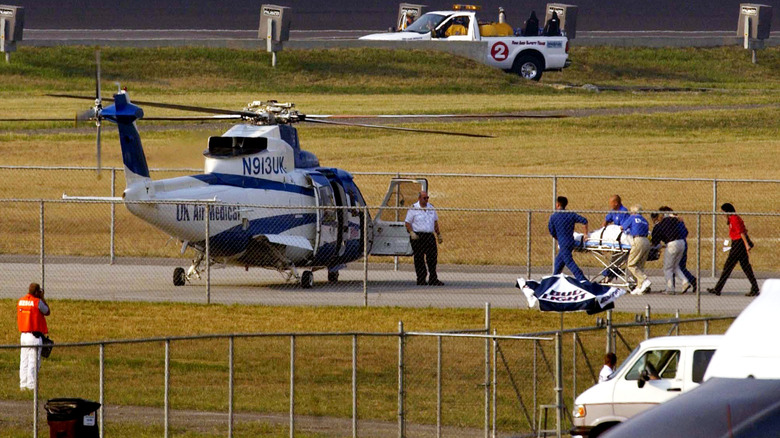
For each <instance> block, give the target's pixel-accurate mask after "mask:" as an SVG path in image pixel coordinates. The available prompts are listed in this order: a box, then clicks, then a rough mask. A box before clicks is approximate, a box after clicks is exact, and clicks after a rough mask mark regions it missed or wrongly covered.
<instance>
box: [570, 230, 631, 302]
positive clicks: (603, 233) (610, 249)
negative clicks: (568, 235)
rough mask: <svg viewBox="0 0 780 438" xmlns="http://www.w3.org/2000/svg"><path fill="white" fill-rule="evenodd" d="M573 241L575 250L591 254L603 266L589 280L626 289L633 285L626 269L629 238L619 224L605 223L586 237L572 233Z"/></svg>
mask: <svg viewBox="0 0 780 438" xmlns="http://www.w3.org/2000/svg"><path fill="white" fill-rule="evenodd" d="M574 241H575V243H576V246H575V250H577V251H580V252H586V253H589V254H591V255H592V256H593V257H594V258H595V259H596V260H597V261H598V262H599V263H600V264H601V266H603V267H604V269H603V270H602V271H600V272H599V273H598V274H597V275H595V276H593V277H591V278H590V279H589V280H590V281H591V282H593V283H597V282H598V283H602V284H606V285H609V286H614V287H620V288H628V289H632V288H633V287H634V286H635V280H634V279H633V277H631V276H630V275H628V273H627V271H626V265H627V262H628V253H629V251H631V238H630V237H629V236H628V235H626V234H624V233H623V230H621V229H620V227H619V226H617V225H607V226H606V227H604V228H599V229H598V230H595V231H593V232H591V233H588V235H587V237H586V236H584V235H583V234H581V233H574ZM604 274H607V275H604Z"/></svg>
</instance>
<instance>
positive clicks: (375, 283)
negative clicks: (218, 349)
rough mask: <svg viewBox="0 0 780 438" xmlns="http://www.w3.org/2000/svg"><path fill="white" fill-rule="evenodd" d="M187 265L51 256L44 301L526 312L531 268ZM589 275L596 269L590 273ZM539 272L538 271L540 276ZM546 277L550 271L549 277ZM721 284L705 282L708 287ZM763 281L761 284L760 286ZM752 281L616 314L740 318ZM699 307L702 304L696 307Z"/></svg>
mask: <svg viewBox="0 0 780 438" xmlns="http://www.w3.org/2000/svg"><path fill="white" fill-rule="evenodd" d="M184 262H185V261H184V260H169V259H118V260H117V262H116V263H115V264H113V265H109V264H108V263H107V259H94V258H79V257H66V258H59V259H55V258H50V259H47V263H46V265H45V270H44V276H45V282H44V286H45V289H46V291H47V298H49V299H51V300H58V299H84V300H107V301H148V302H168V301H170V302H183V303H206V302H207V300H208V301H209V302H211V303H220V304H259V305H268V306H363V305H365V304H367V305H368V306H371V307H379V306H400V307H438V308H482V307H483V306H484V305H485V303H490V304H491V306H492V307H494V308H510V309H511V308H515V309H526V308H527V303H526V300H525V297H524V296H523V295H522V293H521V292H520V290H519V289H517V288H516V287H515V286H514V285H515V282H516V279H517V278H518V277H525V276H526V267H525V266H523V267H517V268H514V267H502V266H478V267H477V266H456V265H444V266H441V267H440V269H439V278H440V279H441V280H442V281H443V282H444V283H445V285H444V286H417V285H416V283H415V275H414V272H412V267H411V266H410V265H408V264H400V265H399V269H398V270H397V271H395V270H393V265H392V264H374V263H372V264H370V265H369V272H368V281H367V283H366V290H365V291H364V283H363V277H364V274H363V270H362V264H361V263H356V264H352V265H350V266H348V267H347V268H345V269H343V270H342V271H341V272H340V274H341V275H340V279H339V281H338V282H337V283H328V282H327V281H326V274H325V272H324V271H318V272H315V275H314V278H315V284H314V287H313V288H312V289H302V288H301V287H300V286H299V285H298V284H297V283H295V282H285V280H284V278H283V277H282V276H281V275H280V274H279V273H277V272H275V271H269V270H264V269H259V268H252V269H250V270H248V271H245V270H244V269H242V268H237V267H225V268H222V269H219V268H212V270H211V281H210V290H209V289H208V288H207V282H206V281H205V273H204V274H203V278H202V279H200V280H197V279H196V280H193V281H192V282H191V283H188V284H186V285H185V286H181V287H176V286H173V282H172V277H173V268H174V267H175V266H177V265H182V266H184V267H185V268H186V264H185V263H184ZM584 270H585V273H586V275H595V274H597V268H585V269H584ZM589 271H592V272H589ZM0 272H3V273H4V274H3V279H2V282H1V284H2V287H1V288H0V297H3V298H18V297H19V296H21V294H22V292H23V291H25V290H26V289H27V286H28V284H29V283H30V282H31V281H39V279H40V278H41V267H40V264H39V263H38V261H37V258H35V257H11V256H4V257H2V259H0ZM649 273H650V274H651V277H650V279H651V281H652V282H653V288H654V289H655V290H662V289H663V285H664V280H663V277H662V276H661V275H660V272H653V271H650V272H649ZM542 274H543V273H542V272H541V271H539V272H536V271H534V273H533V275H532V278H534V279H539V278H540V277H541V276H542ZM545 274H546V272H545ZM716 280H717V279H714V278H707V277H706V276H705V278H703V280H702V281H701V284H702V285H703V288H704V289H703V290H706V288H707V287H712V286H713V285H714V283H715V281H716ZM759 283H761V282H759ZM748 290H749V284H748V282H747V280H745V279H744V278H731V279H730V280H729V281H728V283H727V284H726V289H725V290H724V293H723V295H721V296H719V297H716V296H713V295H709V294H707V293H706V292H703V293H702V294H701V296H700V297H698V296H697V295H696V294H692V293H691V292H688V293H687V294H685V295H675V296H669V295H664V294H661V293H657V292H653V293H650V294H646V295H643V296H632V295H626V296H623V297H621V298H619V299H618V301H617V304H616V310H618V311H623V312H634V313H644V310H645V307H646V306H647V305H650V307H651V310H652V312H653V314H658V313H674V312H676V311H678V310H679V311H680V312H681V313H683V314H689V315H690V314H696V313H697V309H698V308H700V309H701V313H702V314H719V315H736V314H738V313H739V312H740V311H741V310H742V309H743V308H744V307H745V306H747V305H748V304H749V303H750V302H751V300H752V298H749V297H745V296H744V293H745V292H747V291H748ZM699 306H700V307H699Z"/></svg>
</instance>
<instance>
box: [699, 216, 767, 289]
mask: <svg viewBox="0 0 780 438" xmlns="http://www.w3.org/2000/svg"><path fill="white" fill-rule="evenodd" d="M720 209H721V210H722V211H723V212H725V213H731V214H730V215H729V216H728V224H729V239H731V251H729V256H728V257H727V258H726V264H725V265H723V272H722V273H721V274H720V279H718V284H716V285H715V287H714V288H712V289H707V292H709V293H711V294H715V295H720V292H721V291H722V290H723V285H725V284H726V280H728V278H729V275H731V271H732V270H734V267H735V266H737V263H738V262H739V265H740V266H741V267H742V270H743V271H744V272H745V276H746V277H747V278H748V280H749V281H750V292H748V293H747V294H745V295H746V296H748V297H754V296H756V295H758V283H757V282H756V276H755V275H753V267H752V266H750V249H751V248H752V247H753V245H752V244H751V243H752V242H750V240H749V239H748V234H747V228H745V223H744V222H743V221H742V218H741V217H739V216H737V215H736V214H734V213H735V212H736V210H735V209H734V206H733V205H731V204H729V203H728V202H727V203H725V204H723V205H721V206H720Z"/></svg>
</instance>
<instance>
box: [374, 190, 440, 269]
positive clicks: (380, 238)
mask: <svg viewBox="0 0 780 438" xmlns="http://www.w3.org/2000/svg"><path fill="white" fill-rule="evenodd" d="M421 191H428V180H427V179H425V178H421V179H404V178H393V179H392V180H390V187H389V188H388V189H387V194H386V195H385V199H384V200H383V201H382V205H381V206H380V207H379V212H377V214H376V219H374V244H373V246H372V247H371V254H372V255H392V256H401V255H412V244H411V242H410V241H409V233H408V232H407V231H406V225H405V224H404V220H405V219H406V210H405V209H408V208H410V207H411V206H412V205H414V203H415V202H417V197H418V195H419V194H420V192H421ZM395 207H399V208H395Z"/></svg>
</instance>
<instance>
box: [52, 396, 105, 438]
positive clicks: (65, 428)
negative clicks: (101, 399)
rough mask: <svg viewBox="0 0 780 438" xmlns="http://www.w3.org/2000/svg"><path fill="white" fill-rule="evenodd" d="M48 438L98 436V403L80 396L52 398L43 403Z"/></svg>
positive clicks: (89, 437)
mask: <svg viewBox="0 0 780 438" xmlns="http://www.w3.org/2000/svg"><path fill="white" fill-rule="evenodd" d="M44 409H46V420H47V421H48V423H49V438H98V437H99V436H100V430H99V429H98V422H97V410H98V409H100V403H98V402H94V401H90V400H84V399H82V398H53V399H50V400H49V401H47V402H46V404H45V405H44Z"/></svg>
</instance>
